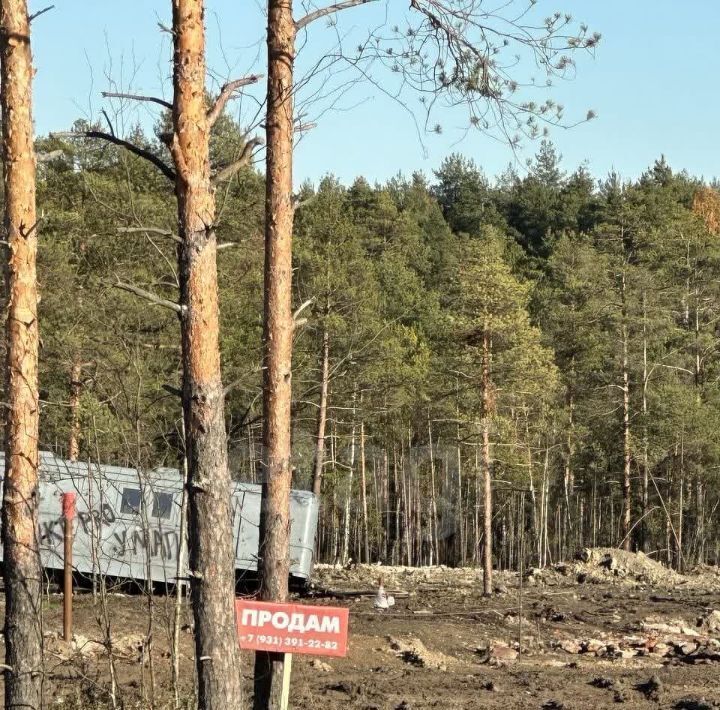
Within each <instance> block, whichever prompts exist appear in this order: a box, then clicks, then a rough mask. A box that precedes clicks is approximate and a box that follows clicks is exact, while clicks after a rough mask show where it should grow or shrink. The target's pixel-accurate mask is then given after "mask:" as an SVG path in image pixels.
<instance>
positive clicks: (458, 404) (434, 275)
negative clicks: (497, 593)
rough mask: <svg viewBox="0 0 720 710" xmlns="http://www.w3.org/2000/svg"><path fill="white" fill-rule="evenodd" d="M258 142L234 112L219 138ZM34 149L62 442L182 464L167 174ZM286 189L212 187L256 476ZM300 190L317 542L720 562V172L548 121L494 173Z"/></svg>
mask: <svg viewBox="0 0 720 710" xmlns="http://www.w3.org/2000/svg"><path fill="white" fill-rule="evenodd" d="M88 128H89V127H88V126H86V125H83V124H78V125H76V126H75V127H74V129H75V131H76V132H77V131H83V130H87V129H88ZM160 130H161V127H160V128H159V129H158V131H160ZM133 141H134V142H135V143H136V144H139V145H146V146H147V147H149V148H153V149H154V150H155V151H157V153H158V154H162V152H163V151H164V150H166V149H165V148H164V147H163V146H162V144H161V143H160V141H159V140H158V139H156V138H154V137H152V136H145V135H143V133H142V131H141V130H140V129H137V131H136V133H135V135H134V136H133ZM243 143H244V139H243V133H242V130H241V129H240V127H239V126H238V125H236V124H235V123H234V121H233V120H232V119H231V118H229V117H228V116H227V115H223V116H222V117H221V118H220V119H219V121H218V123H217V124H216V128H215V133H214V135H213V138H212V141H211V152H212V156H211V157H212V163H213V164H214V165H223V164H229V163H231V162H232V161H233V159H234V157H235V156H236V155H237V154H238V152H239V151H241V150H242V147H243ZM38 150H39V152H40V154H41V155H46V156H48V159H47V160H44V161H43V162H42V163H41V165H40V167H39V174H38V204H39V213H40V214H42V230H41V233H42V236H41V240H40V246H39V279H40V290H41V294H42V300H41V303H40V321H41V323H42V324H43V325H42V348H41V355H40V363H41V375H40V382H41V400H42V411H41V446H42V448H48V449H52V450H53V451H55V452H56V453H58V454H60V455H65V456H67V455H69V454H71V455H72V454H73V453H79V456H80V458H81V459H93V460H98V459H99V460H102V461H103V462H108V463H124V464H129V465H133V466H136V467H138V468H140V469H147V468H149V467H152V466H157V465H171V466H177V465H178V460H179V451H180V450H181V448H182V446H181V444H180V442H181V440H182V433H181V420H182V413H181V405H180V399H179V397H178V388H179V386H180V378H181V354H180V345H179V341H178V316H177V313H176V312H174V311H173V309H172V308H163V305H164V304H163V300H167V301H168V302H170V303H174V302H175V301H177V290H178V284H179V281H178V274H177V266H176V263H177V262H176V256H175V250H176V248H177V243H176V242H177V237H176V236H175V235H174V230H175V229H176V228H175V226H174V225H175V221H176V215H175V209H176V208H175V204H174V196H173V192H172V186H171V185H169V184H168V183H167V181H165V180H164V179H163V177H162V175H159V174H158V173H157V172H156V171H155V170H154V168H153V166H152V165H149V164H148V163H147V162H146V161H143V160H141V159H140V158H138V157H136V156H133V155H132V154H130V153H128V152H127V151H124V150H122V149H121V148H116V147H114V146H112V145H108V144H99V143H97V142H95V141H92V140H73V141H69V140H65V139H62V138H60V137H53V136H50V137H46V138H43V139H40V140H38ZM264 192H265V187H264V177H263V176H261V175H260V173H259V172H257V171H256V170H255V169H253V168H246V169H244V170H242V171H241V172H239V173H238V174H237V175H236V177H235V178H233V180H232V181H230V182H228V183H225V184H223V185H222V186H221V187H219V188H218V192H217V195H216V197H217V225H218V226H217V234H218V241H219V245H220V246H219V252H218V271H219V279H220V303H221V321H222V322H221V329H220V333H221V342H222V365H223V373H224V382H225V385H226V426H227V432H228V437H229V452H230V464H231V469H232V471H233V475H234V476H235V477H236V478H240V479H243V480H250V481H255V480H258V478H259V466H260V461H261V459H262V453H261V429H262V421H261V418H262V368H261V361H262V356H261V337H262V301H263V293H262V279H263V273H262V269H263V263H262V261H263V209H264ZM296 199H297V204H296V215H295V244H294V253H293V267H294V284H293V299H294V305H295V307H296V309H297V311H296V315H295V319H296V323H297V330H296V334H295V354H294V365H293V403H292V415H293V463H294V466H295V469H294V473H293V485H294V487H296V488H308V489H311V488H314V489H315V490H316V491H319V492H320V494H321V496H322V507H321V521H320V530H319V537H318V550H319V557H320V559H322V560H326V561H336V560H338V561H341V562H347V561H348V560H349V559H353V560H360V561H376V560H382V561H384V562H386V563H395V564H412V565H415V564H428V563H443V564H449V565H456V564H479V563H480V562H481V559H482V555H483V554H484V551H485V550H486V549H488V548H486V546H485V540H486V539H488V536H489V537H490V539H491V547H490V549H489V550H488V552H492V555H493V561H494V563H495V566H500V567H514V568H516V567H517V566H518V565H519V564H520V563H521V561H522V563H523V564H525V565H530V564H532V565H544V564H547V563H550V562H553V561H557V560H558V559H561V558H563V557H565V556H567V555H569V554H571V553H572V552H574V550H575V549H576V548H577V547H579V546H583V545H594V546H595V545H621V546H625V547H628V548H629V549H642V550H644V551H646V552H648V553H652V554H653V555H654V556H655V557H656V558H658V559H661V560H664V561H667V562H669V563H671V564H673V565H675V566H676V567H684V566H688V565H690V564H695V563H698V562H705V561H717V559H718V544H719V542H720V538H719V533H720V530H718V526H717V524H716V522H715V520H716V516H714V512H715V510H716V509H717V507H718V505H719V504H720V496H719V495H718V492H717V486H716V485H715V481H716V478H717V475H718V471H719V470H720V448H719V447H718V438H717V434H716V432H717V430H718V426H720V396H719V394H720V390H719V389H718V373H719V369H718V365H719V364H720V363H719V359H720V357H719V353H718V335H719V333H718V315H719V312H720V299H719V298H718V296H719V295H720V294H719V291H720V282H718V279H717V274H718V267H719V266H720V237H719V236H718V234H719V232H720V194H719V193H718V192H717V191H716V189H715V187H714V186H712V185H708V184H707V183H705V182H704V181H703V180H700V179H696V178H693V177H691V176H689V175H688V174H686V173H684V172H675V171H673V170H672V169H671V168H670V166H669V165H667V163H666V162H665V160H664V159H660V160H658V161H657V162H656V163H655V164H654V165H653V166H652V167H650V168H649V169H648V170H647V172H645V173H644V174H643V175H642V176H641V177H640V178H639V179H638V180H636V181H634V182H628V181H625V180H623V179H622V178H621V177H620V176H618V175H615V174H611V175H609V176H607V177H604V178H602V179H597V178H596V177H594V176H593V175H592V174H591V173H590V171H589V169H588V168H587V167H586V166H581V167H579V168H577V169H575V170H574V171H573V172H566V166H564V165H563V164H562V161H561V158H560V156H558V154H557V152H556V150H555V148H554V147H553V145H552V144H551V143H550V142H548V141H543V142H542V144H541V145H540V147H539V151H538V153H537V155H536V156H535V157H534V159H532V160H531V161H530V162H529V164H528V167H527V168H523V169H521V170H520V169H518V170H516V169H514V168H513V167H510V168H508V169H507V170H506V172H504V173H503V174H502V175H501V176H499V177H498V178H497V179H489V178H488V177H487V176H486V175H485V174H484V173H483V171H482V169H481V167H480V166H478V165H477V164H475V163H474V162H473V161H472V160H471V159H468V158H465V157H462V156H460V155H452V156H450V157H448V158H447V159H445V160H444V161H443V162H442V164H441V166H440V167H439V169H438V170H437V171H435V172H434V173H433V174H432V175H431V176H425V175H422V174H415V175H413V176H411V177H408V176H398V177H397V178H394V179H392V180H389V181H388V182H386V183H384V184H375V185H372V184H370V183H369V182H368V181H367V180H365V179H364V178H358V179H356V180H355V181H354V182H353V183H352V184H351V185H343V184H341V183H340V182H339V181H338V180H336V179H335V178H333V177H326V178H324V179H323V180H321V181H320V182H319V183H318V184H317V185H309V184H308V185H304V186H303V187H302V189H300V190H299V192H298V194H297V196H296ZM151 294H152V296H151ZM152 299H155V302H150V301H151V300H152ZM490 488H491V489H492V521H491V526H490V529H488V526H486V525H484V523H483V511H484V507H485V505H486V504H487V505H490V503H491V499H490V496H489V495H488V490H489V489H490Z"/></svg>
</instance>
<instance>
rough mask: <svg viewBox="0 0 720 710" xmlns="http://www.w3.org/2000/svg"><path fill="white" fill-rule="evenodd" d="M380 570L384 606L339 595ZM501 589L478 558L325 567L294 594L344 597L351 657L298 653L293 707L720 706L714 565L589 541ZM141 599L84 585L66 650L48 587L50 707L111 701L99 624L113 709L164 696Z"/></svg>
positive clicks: (162, 635) (185, 667)
mask: <svg viewBox="0 0 720 710" xmlns="http://www.w3.org/2000/svg"><path fill="white" fill-rule="evenodd" d="M381 577H382V581H383V584H384V586H385V588H386V590H387V591H388V593H390V594H394V595H395V596H396V603H395V606H394V607H392V608H391V609H390V610H388V611H376V610H374V608H373V602H374V598H373V596H346V595H347V594H348V592H350V593H353V592H358V591H364V590H365V591H371V590H373V589H376V588H377V582H378V580H379V579H380V578H381ZM521 581H522V584H521ZM495 585H496V594H495V595H494V596H493V597H492V598H490V599H485V598H483V597H482V584H481V577H480V576H479V573H478V572H477V571H476V570H474V569H446V568H424V569H407V568H397V567H393V568H388V567H376V566H366V565H364V566H358V567H356V568H353V569H349V570H345V569H336V568H332V567H326V566H320V567H319V568H318V569H317V571H316V576H315V579H314V587H315V589H314V595H311V596H309V597H308V596H304V597H302V598H301V599H299V601H301V602H302V601H307V602H308V603H312V604H315V605H324V604H327V605H344V606H348V607H349V608H350V650H349V655H348V657H347V658H345V659H330V658H328V659H323V658H319V657H318V658H313V657H311V656H302V655H296V656H295V657H294V663H293V683H292V691H291V707H293V708H316V707H321V708H327V709H328V710H334V709H340V708H342V709H343V710H346V709H347V708H358V709H364V710H371V709H374V708H377V709H385V708H393V709H394V708H398V709H409V708H417V709H419V708H503V709H505V710H507V709H513V708H547V709H552V708H566V709H568V710H569V709H572V708H576V709H585V708H594V709H597V708H606V707H615V706H622V707H627V708H668V709H669V708H673V709H678V710H682V709H685V710H691V709H694V710H704V709H707V708H720V682H719V679H718V671H720V575H719V574H718V570H717V569H715V568H703V569H702V570H696V571H694V572H693V573H691V574H688V575H687V576H681V575H677V574H675V573H673V572H670V571H669V570H666V569H665V568H663V567H662V566H660V565H658V564H657V563H654V562H652V561H651V560H649V559H648V558H645V557H644V556H637V555H627V554H626V553H620V552H619V551H616V550H614V551H609V550H592V551H586V553H585V561H578V562H573V563H569V564H563V565H556V566H555V567H554V568H552V569H550V570H542V571H536V570H531V571H530V573H529V574H527V575H525V576H524V577H523V579H522V580H520V578H519V576H518V575H516V574H510V573H497V574H496V580H495ZM329 594H330V595H329ZM151 601H152V603H153V605H154V614H153V619H154V621H153V626H152V629H150V633H148V613H147V609H148V603H149V600H148V598H147V597H144V596H142V595H129V594H110V595H109V596H108V597H107V613H106V614H104V613H103V611H102V604H100V602H99V600H97V599H96V600H94V599H93V595H92V594H90V593H86V594H80V595H78V596H77V598H76V600H75V621H76V623H75V631H76V641H75V643H74V644H73V645H72V646H68V645H66V644H64V643H63V642H62V641H60V640H59V639H58V637H57V631H59V630H60V628H61V598H60V597H59V596H55V595H51V596H50V597H49V598H48V601H47V602H46V606H45V617H44V624H45V635H46V649H45V657H46V672H47V679H46V683H45V688H46V692H45V696H46V699H47V706H48V707H62V708H107V707H113V703H112V699H111V697H110V695H109V691H110V689H111V687H112V684H111V674H110V662H109V654H108V651H107V647H106V646H105V645H103V643H102V640H103V637H104V632H103V630H102V628H103V625H104V624H105V623H106V621H107V620H109V623H110V629H111V635H112V639H113V643H112V656H113V659H114V664H113V665H114V674H115V678H116V691H115V696H116V700H115V706H116V707H124V708H145V707H155V708H158V709H161V708H172V707H174V702H175V701H174V689H173V684H172V677H171V671H170V669H171V658H170V653H169V648H170V646H169V638H170V635H169V634H170V628H171V626H172V624H171V620H172V603H173V599H172V598H168V597H162V596H156V597H154V598H152V600H151ZM716 610H717V612H718V613H714V612H715V611H716ZM189 621H190V620H189V617H188V616H184V618H183V624H184V629H183V631H182V632H181V654H182V657H181V672H180V678H181V683H180V686H181V687H180V689H179V695H180V698H181V699H182V701H183V702H184V704H185V705H184V706H186V707H192V697H191V689H192V684H193V683H192V678H193V676H192V673H193V664H192V653H193V650H192V640H191V633H190V626H189ZM148 636H149V637H151V638H152V644H151V645H152V648H149V647H148V645H147V643H146V642H145V640H146V639H147V638H148ZM150 656H152V663H151V662H150ZM243 660H244V671H245V675H246V677H247V681H248V689H249V688H250V673H251V671H252V656H251V654H249V653H246V652H243ZM153 685H154V689H153ZM151 700H152V702H151Z"/></svg>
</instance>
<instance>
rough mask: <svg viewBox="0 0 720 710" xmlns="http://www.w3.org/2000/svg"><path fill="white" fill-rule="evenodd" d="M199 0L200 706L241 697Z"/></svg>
mask: <svg viewBox="0 0 720 710" xmlns="http://www.w3.org/2000/svg"><path fill="white" fill-rule="evenodd" d="M203 15H204V7H203V2H202V0H173V42H174V60H173V82H174V100H173V138H172V143H171V152H172V155H173V159H174V162H175V167H176V172H177V179H176V188H175V189H176V194H177V200H178V229H179V234H180V238H181V243H180V245H179V249H178V256H179V266H180V300H181V305H182V312H181V315H180V318H181V330H182V357H183V410H184V418H185V429H186V452H187V463H188V528H189V530H188V533H189V534H188V537H189V563H190V575H191V595H192V607H193V616H194V620H195V659H196V660H195V663H196V668H197V678H198V706H199V707H200V708H202V709H203V710H221V709H224V708H239V707H241V706H242V687H241V677H240V652H239V649H238V641H237V631H236V625H235V559H234V557H235V556H234V550H233V537H232V524H231V513H230V485H231V482H230V472H229V469H228V460H227V436H226V432H225V418H224V391H223V384H222V378H221V372H220V342H219V304H218V285H217V266H216V254H217V241H216V237H215V232H214V226H213V221H214V218H215V199H214V195H213V192H212V189H211V185H210V162H209V127H208V123H207V117H206V110H207V107H206V103H205V29H204V25H203V22H204V17H203Z"/></svg>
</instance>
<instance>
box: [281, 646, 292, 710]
mask: <svg viewBox="0 0 720 710" xmlns="http://www.w3.org/2000/svg"><path fill="white" fill-rule="evenodd" d="M283 655H284V656H285V659H284V662H283V679H282V695H281V696H280V710H288V708H289V707H290V705H289V703H290V674H291V673H292V657H293V655H292V653H285V654H283Z"/></svg>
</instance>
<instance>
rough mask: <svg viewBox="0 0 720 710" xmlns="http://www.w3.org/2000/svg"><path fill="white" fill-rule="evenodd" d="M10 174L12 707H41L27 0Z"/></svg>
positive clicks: (9, 121)
mask: <svg viewBox="0 0 720 710" xmlns="http://www.w3.org/2000/svg"><path fill="white" fill-rule="evenodd" d="M0 40H1V41H2V130H3V165H4V180H5V215H4V227H5V240H6V241H7V247H6V249H7V251H6V253H7V262H6V265H5V299H6V303H7V314H6V316H7V321H6V338H7V346H6V347H7V353H6V373H5V402H6V407H7V413H6V425H5V484H4V490H3V516H2V538H3V545H4V578H5V604H6V606H5V663H6V664H7V666H8V668H7V670H6V671H5V707H7V708H39V707H40V702H41V694H42V627H41V621H40V613H41V608H40V603H41V577H40V575H41V572H40V555H39V551H38V538H37V529H38V526H37V521H38V430H39V409H38V343H39V334H38V321H37V303H38V294H37V278H36V256H37V217H36V211H35V150H34V146H33V122H32V77H33V68H32V53H31V50H30V22H29V18H28V11H27V5H26V2H25V0H7V1H5V2H2V3H1V4H0Z"/></svg>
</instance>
